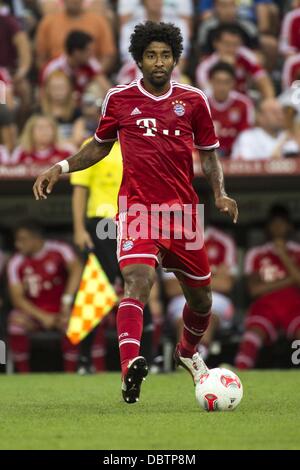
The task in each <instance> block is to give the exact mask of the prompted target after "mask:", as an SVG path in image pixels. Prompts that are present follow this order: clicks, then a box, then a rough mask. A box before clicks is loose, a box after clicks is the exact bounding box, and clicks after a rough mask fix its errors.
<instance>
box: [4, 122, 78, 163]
mask: <svg viewBox="0 0 300 470" xmlns="http://www.w3.org/2000/svg"><path fill="white" fill-rule="evenodd" d="M72 153H73V151H72V150H71V149H69V150H67V149H64V148H63V147H60V146H59V142H58V130H57V125H56V123H55V121H54V120H53V119H52V118H50V117H48V116H43V115H38V114H36V115H33V116H31V118H29V119H28V121H27V122H26V125H25V127H24V130H23V132H22V134H21V137H20V145H19V146H18V147H17V148H16V149H15V150H14V152H13V154H12V157H11V164H12V165H20V164H22V165H33V164H34V165H47V166H49V165H51V164H55V163H56V162H58V161H60V160H62V159H65V158H67V157H69V156H70V155H71V154H72Z"/></svg>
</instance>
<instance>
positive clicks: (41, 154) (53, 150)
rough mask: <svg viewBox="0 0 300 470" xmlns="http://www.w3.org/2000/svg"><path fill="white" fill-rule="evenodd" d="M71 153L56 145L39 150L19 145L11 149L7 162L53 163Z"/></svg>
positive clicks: (21, 163)
mask: <svg viewBox="0 0 300 470" xmlns="http://www.w3.org/2000/svg"><path fill="white" fill-rule="evenodd" d="M71 155H72V152H71V150H64V149H60V148H58V147H56V146H52V147H49V148H47V149H45V150H40V151H37V150H32V151H31V152H29V151H27V150H24V149H23V148H22V147H21V146H20V147H17V148H16V149H15V150H14V151H13V153H12V155H11V158H10V160H9V163H10V164H11V165H54V164H55V163H57V162H59V161H60V160H65V159H66V158H68V157H70V156H71Z"/></svg>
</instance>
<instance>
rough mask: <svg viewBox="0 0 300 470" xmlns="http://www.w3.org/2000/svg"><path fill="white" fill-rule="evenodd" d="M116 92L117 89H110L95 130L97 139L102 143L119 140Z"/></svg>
mask: <svg viewBox="0 0 300 470" xmlns="http://www.w3.org/2000/svg"><path fill="white" fill-rule="evenodd" d="M116 93H117V90H116V89H115V90H114V89H111V90H109V91H108V93H107V95H106V97H105V99H104V101H103V104H102V114H101V117H100V120H99V124H98V128H97V130H96V132H95V139H96V140H97V141H98V142H100V143H103V142H114V141H115V140H118V130H119V122H118V118H117V106H116V103H115V101H116V99H115V95H116Z"/></svg>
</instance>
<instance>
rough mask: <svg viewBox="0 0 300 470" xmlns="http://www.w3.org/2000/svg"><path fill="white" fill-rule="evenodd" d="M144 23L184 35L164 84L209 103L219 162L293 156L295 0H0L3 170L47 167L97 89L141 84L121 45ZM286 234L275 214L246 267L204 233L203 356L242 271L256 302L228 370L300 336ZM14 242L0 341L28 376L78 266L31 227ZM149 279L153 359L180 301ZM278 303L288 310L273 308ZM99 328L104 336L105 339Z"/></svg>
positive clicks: (79, 126) (95, 101)
mask: <svg viewBox="0 0 300 470" xmlns="http://www.w3.org/2000/svg"><path fill="white" fill-rule="evenodd" d="M147 19H149V20H153V21H166V22H172V23H175V24H176V25H178V26H179V27H180V28H181V31H182V35H183V39H184V53H183V56H182V58H181V60H180V63H179V64H178V66H177V67H176V69H175V70H174V79H175V80H178V81H182V82H184V83H190V84H192V85H194V86H196V87H199V88H201V89H202V90H204V91H205V92H206V94H207V96H208V99H209V103H210V106H211V112H212V116H213V120H214V123H215V126H216V130H217V134H218V136H219V139H220V143H221V147H220V150H219V155H220V157H221V158H222V159H227V160H229V159H234V160H247V161H250V160H267V159H282V158H287V157H300V120H299V116H300V95H299V93H300V0H273V1H272V0H119V1H118V0H0V44H1V47H0V165H6V166H10V167H16V166H18V165H28V166H30V165H33V164H37V165H38V164H41V165H49V164H53V163H55V162H56V161H59V160H62V159H64V158H66V157H68V156H69V155H71V154H73V153H74V151H76V149H78V148H79V147H80V146H81V145H82V143H83V142H84V141H85V139H87V138H88V137H90V136H92V135H93V134H94V131H95V129H96V127H97V123H98V120H99V116H100V112H101V103H102V101H103V98H104V96H105V94H106V92H107V90H108V89H109V88H110V87H111V86H112V85H114V84H124V83H129V82H130V81H132V80H134V79H136V78H139V77H141V72H140V70H139V69H138V67H137V66H136V64H135V63H134V62H133V61H132V58H131V57H130V55H129V53H128V45H129V38H130V35H131V33H132V31H133V28H134V25H135V24H137V23H138V22H142V21H145V20H147ZM83 186H85V185H83ZM84 197H85V196H84ZM82 207H83V206H82ZM88 217H89V216H88ZM94 228H95V227H94ZM292 228H293V225H292V221H291V219H290V216H289V214H288V212H287V211H286V210H285V208H284V207H280V206H278V207H275V208H273V209H272V211H271V212H270V216H269V219H268V224H267V226H266V229H267V237H266V239H265V242H267V243H265V242H264V243H263V242H261V244H260V247H259V248H255V249H254V251H253V250H251V251H250V253H248V254H247V255H246V258H245V268H244V260H242V261H241V260H238V256H237V247H236V243H235V241H234V238H233V237H232V236H230V235H229V234H226V233H224V232H223V231H221V230H219V229H217V228H215V227H208V228H207V230H206V234H205V237H206V243H207V247H208V255H209V259H210V263H211V266H212V271H213V281H212V282H213V284H212V286H213V291H214V297H213V313H214V315H213V319H212V322H211V325H210V328H209V330H208V332H207V334H206V336H205V338H204V341H203V342H202V344H201V353H202V354H203V356H204V358H205V357H206V356H207V355H209V351H210V348H211V345H212V344H213V340H214V338H215V336H216V335H218V332H219V331H220V330H222V331H223V332H224V331H225V332H226V330H228V331H231V332H232V328H233V326H234V325H235V321H234V317H235V313H236V306H235V305H234V302H233V299H234V295H233V296H232V293H233V292H234V289H235V284H236V281H237V280H238V278H239V276H240V275H241V273H243V272H244V270H246V273H247V287H246V289H245V292H247V293H246V294H245V295H246V297H247V296H248V297H247V298H248V300H249V302H248V304H249V305H250V304H251V305H252V302H253V305H252V306H251V308H250V310H249V312H248V314H247V319H246V323H245V326H246V330H245V333H243V329H241V330H238V334H239V335H240V336H239V339H240V340H241V344H240V346H239V349H238V350H237V351H236V359H235V364H236V365H237V366H238V367H239V368H251V367H254V366H255V364H256V361H257V357H258V352H259V350H260V348H261V347H262V346H263V345H265V344H269V343H270V342H272V341H274V340H275V339H276V335H277V331H278V330H283V331H284V332H285V333H286V335H287V336H288V337H290V338H300V320H299V318H300V317H299V316H298V312H299V311H300V290H299V286H300V245H299V244H298V243H296V242H295V241H292V240H293V238H292ZM14 235H15V243H16V250H17V253H16V254H15V255H14V256H13V257H12V258H10V260H9V261H8V263H7V259H5V255H4V254H3V253H2V252H1V251H0V276H1V274H2V276H4V274H3V273H4V266H5V265H6V264H8V274H7V285H8V287H9V291H10V303H11V305H12V310H11V312H10V315H9V319H8V324H7V335H8V338H9V344H10V349H11V351H12V355H13V362H14V364H15V370H18V371H20V372H27V371H29V370H30V365H29V355H30V345H29V339H30V334H32V333H33V332H35V331H36V330H38V329H42V330H43V329H44V330H45V331H49V330H51V331H52V330H56V331H58V332H59V331H60V332H62V331H64V328H65V322H66V318H67V317H68V315H69V313H70V309H71V305H72V301H73V297H74V294H75V292H76V289H77V286H78V282H79V279H80V273H81V261H80V260H79V259H78V257H77V255H76V254H75V253H74V252H73V250H72V249H71V248H70V247H68V246H67V245H64V244H62V243H60V242H53V241H49V240H47V237H46V238H45V237H44V235H43V233H42V230H41V228H40V227H39V225H38V224H36V223H35V222H30V221H27V222H24V223H23V224H19V226H18V227H17V228H16V230H15V234H14ZM77 239H78V240H79V239H80V240H81V241H80V243H79V242H78V243H77V245H79V246H80V244H82V245H84V244H85V242H86V241H87V240H88V242H90V243H92V242H91V240H90V239H89V238H88V235H87V233H86V232H84V230H82V232H81V234H80V233H79V234H78V233H77ZM75 241H76V234H75ZM81 242H82V243H81ZM81 248H82V247H81ZM158 279H159V282H158V283H157V285H156V288H155V289H154V291H153V295H152V298H151V302H150V310H151V312H152V323H153V324H152V326H151V321H150V322H149V325H150V327H149V331H151V338H152V339H153V341H152V340H151V342H150V343H151V346H150V349H151V351H150V352H149V351H148V354H149V355H150V356H151V357H152V358H153V357H154V356H155V355H159V353H160V352H161V350H160V345H161V338H162V337H165V330H164V328H165V324H166V323H167V325H168V327H169V328H171V330H172V332H173V333H172V335H173V339H174V338H175V339H176V336H177V335H178V334H179V333H180V329H181V328H182V323H181V319H180V316H181V312H182V308H183V303H184V300H183V297H182V293H181V290H180V286H179V284H178V281H177V280H176V278H175V277H174V276H173V275H171V274H166V273H159V275H158ZM0 286H1V287H0V309H1V302H3V301H5V293H3V292H1V289H2V291H3V290H4V288H3V286H4V282H0ZM283 295H284V296H286V298H288V299H289V303H288V305H287V306H286V308H285V311H284V312H282V309H278V308H277V310H276V308H275V307H276V306H277V307H278V305H280V299H282V298H283V297H282V296H283ZM1 299H2V300H1ZM3 299H4V300H3ZM39 299H40V300H41V303H39ZM33 304H34V306H35V307H34V308H33V307H32V305H33ZM274 306H275V307H274ZM298 307H299V308H298ZM20 310H21V311H23V313H24V312H25V313H26V311H30V316H29V317H26V315H25V316H24V315H20V313H19V312H20ZM47 312H48V313H49V312H52V313H56V314H59V315H56V316H55V315H48V314H47ZM109 317H110V319H109V320H108V322H106V328H108V329H109V328H114V320H113V316H111V315H110V316H109ZM149 325H148V326H149ZM104 326H105V325H104ZM103 331H104V330H101V329H100V330H99V331H98V333H97V335H96V337H93V343H94V346H93V347H92V358H93V367H94V368H95V369H96V370H98V371H101V370H104V369H105V367H106V366H105V357H106V352H107V346H106V343H105V341H107V336H106V339H105V334H104V333H103ZM225 334H226V333H225ZM242 334H243V335H244V336H242ZM167 336H168V335H167ZM61 347H62V351H63V358H64V368H65V370H66V371H75V370H76V368H77V364H78V362H77V358H78V350H76V348H73V347H72V346H71V345H70V344H69V342H68V341H67V340H66V338H65V336H64V335H63V337H62V342H61Z"/></svg>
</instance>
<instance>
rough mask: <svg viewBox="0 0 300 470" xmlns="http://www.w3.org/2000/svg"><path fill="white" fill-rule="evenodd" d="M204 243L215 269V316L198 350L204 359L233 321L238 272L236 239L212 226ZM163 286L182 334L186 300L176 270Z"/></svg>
mask: <svg viewBox="0 0 300 470" xmlns="http://www.w3.org/2000/svg"><path fill="white" fill-rule="evenodd" d="M205 244H206V248H207V255H208V259H209V263H210V266H211V271H212V280H211V282H212V291H213V293H212V316H211V321H210V325H209V327H208V329H207V331H206V333H205V335H204V336H203V339H202V340H201V344H200V346H199V352H200V353H201V356H202V357H203V359H204V360H205V358H206V357H207V355H208V353H209V347H210V345H211V343H212V340H213V338H214V336H215V333H216V331H217V330H219V329H220V328H223V329H224V328H228V327H229V326H230V325H231V323H232V317H233V315H234V306H233V304H232V301H231V300H230V298H229V295H230V292H231V290H232V288H233V284H234V278H235V276H236V274H237V267H236V263H237V259H236V247H235V243H234V240H233V239H232V238H231V237H230V236H229V235H226V234H225V233H224V232H222V231H220V230H218V229H216V228H213V227H209V228H207V229H206V231H205ZM163 281H164V287H165V292H166V295H167V297H168V298H169V303H168V307H167V315H168V318H169V320H170V322H171V324H172V325H173V326H174V327H175V329H176V332H177V336H178V337H180V334H181V331H182V328H183V323H182V318H181V314H182V310H183V307H184V304H185V299H184V296H183V294H182V290H181V287H180V284H179V282H178V280H177V279H176V277H175V276H174V274H173V273H164V275H163Z"/></svg>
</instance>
